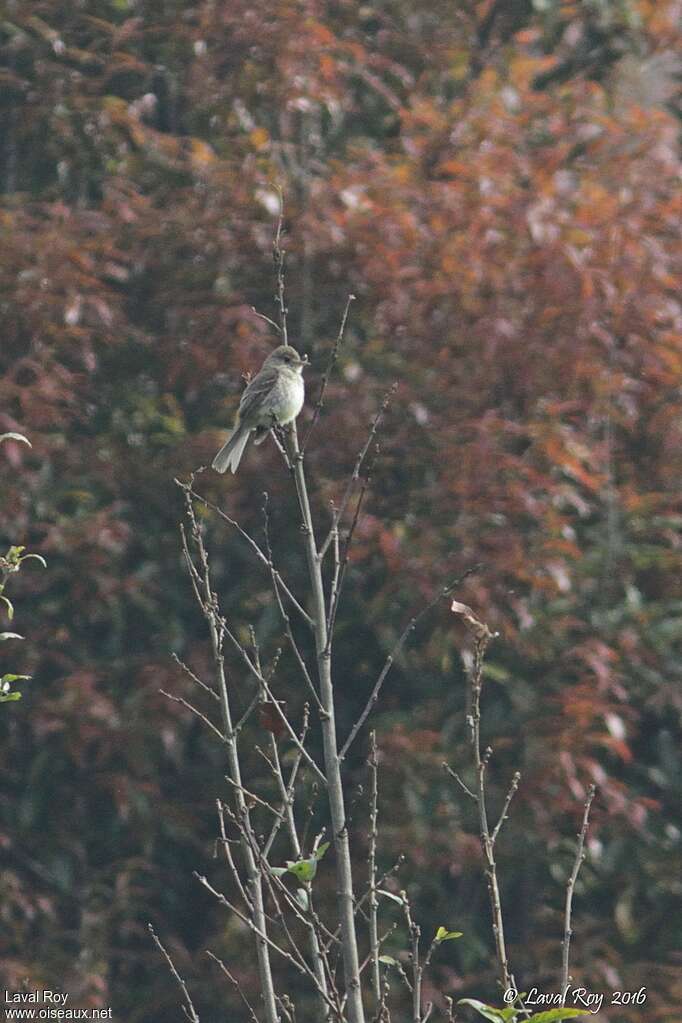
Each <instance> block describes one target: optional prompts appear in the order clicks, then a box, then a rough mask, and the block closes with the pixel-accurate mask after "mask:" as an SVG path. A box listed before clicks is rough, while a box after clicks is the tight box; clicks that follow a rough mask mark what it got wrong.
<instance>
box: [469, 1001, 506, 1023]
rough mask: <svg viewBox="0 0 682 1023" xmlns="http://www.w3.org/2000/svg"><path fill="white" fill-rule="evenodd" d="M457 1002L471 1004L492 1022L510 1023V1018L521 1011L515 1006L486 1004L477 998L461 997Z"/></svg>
mask: <svg viewBox="0 0 682 1023" xmlns="http://www.w3.org/2000/svg"><path fill="white" fill-rule="evenodd" d="M457 1004H458V1005H469V1006H470V1007H471V1008H472V1009H475V1010H476V1012H478V1013H479V1014H480V1015H481V1016H483V1018H484V1019H489V1020H490V1021H491V1023H508V1020H510V1019H512V1018H513V1016H516V1015H518V1012H519V1010H518V1009H515V1008H513V1006H508V1007H505V1008H504V1009H496V1008H495V1006H494V1005H486V1004H485V1002H479V1001H477V1000H476V999H475V998H460V999H459V1001H458V1003H457Z"/></svg>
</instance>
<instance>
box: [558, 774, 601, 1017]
mask: <svg viewBox="0 0 682 1023" xmlns="http://www.w3.org/2000/svg"><path fill="white" fill-rule="evenodd" d="M596 791H597V790H596V787H595V786H594V785H590V788H589V790H588V792H587V799H586V800H585V809H584V812H583V822H582V826H581V828H580V831H579V833H578V845H577V847H576V851H575V860H574V861H573V870H572V871H571V876H570V877H569V879H568V882H567V884H566V905H565V908H564V940H563V941H562V943H561V944H562V963H561V1004H562V1005H565V1004H566V993H567V991H568V979H569V978H568V961H569V955H570V950H571V935H572V934H573V931H572V930H571V912H572V909H573V892H574V891H575V883H576V881H577V880H578V873H579V871H580V867H581V865H582V862H583V860H584V859H585V852H584V848H585V837H586V835H587V826H588V824H589V820H590V809H591V807H592V800H593V799H594V794H595V792H596Z"/></svg>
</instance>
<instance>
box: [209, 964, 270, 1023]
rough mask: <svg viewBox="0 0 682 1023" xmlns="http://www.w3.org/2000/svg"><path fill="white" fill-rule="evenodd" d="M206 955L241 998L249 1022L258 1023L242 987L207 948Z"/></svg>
mask: <svg viewBox="0 0 682 1023" xmlns="http://www.w3.org/2000/svg"><path fill="white" fill-rule="evenodd" d="M206 955H207V956H209V958H210V959H212V960H213V962H214V963H217V964H218V966H219V967H220V969H221V970H222V971H223V973H224V974H225V976H226V977H227V979H228V980H229V981H230V983H231V984H233V985H234V987H235V988H236V990H237V994H238V995H239V997H240V998H241V1000H242V1002H243V1003H244V1005H245V1006H246V1008H247V1011H248V1013H249V1019H250V1020H251V1023H258V1016H257V1015H256V1013H255V1012H254V1011H253V1006H252V1005H251V1003H250V1002H249V1000H248V998H247V997H246V995H245V994H244V992H243V991H242V986H241V984H240V983H239V981H238V980H237V978H236V977H233V976H232V974H231V973H230V971H229V970H228V968H227V966H226V965H225V963H224V962H223V961H222V959H219V958H218V956H216V955H214V954H213V952H211V950H210V949H208V948H207V949H206Z"/></svg>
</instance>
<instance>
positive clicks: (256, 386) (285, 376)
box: [213, 344, 308, 473]
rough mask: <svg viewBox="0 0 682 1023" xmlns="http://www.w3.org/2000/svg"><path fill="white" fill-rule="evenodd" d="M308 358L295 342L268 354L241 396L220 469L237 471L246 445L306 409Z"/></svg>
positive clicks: (217, 467)
mask: <svg viewBox="0 0 682 1023" xmlns="http://www.w3.org/2000/svg"><path fill="white" fill-rule="evenodd" d="M307 363H308V357H307V356H305V355H304V356H303V357H301V356H300V355H299V354H298V352H297V351H296V349H295V348H293V347H292V346H291V345H288V344H287V345H280V346H279V348H275V350H274V352H272V353H271V354H270V355H268V357H267V359H266V360H265V362H264V363H263V365H262V366H261V368H260V370H259V372H258V373H257V374H256V376H255V377H254V378H253V380H252V381H251V382H250V383H249V384H248V386H247V388H246V390H245V391H244V393H243V394H242V396H241V400H240V402H239V409H238V410H237V415H236V418H235V421H234V426H233V428H232V433H231V434H230V436H229V437H228V438H227V440H226V441H225V443H224V444H223V446H222V447H221V449H220V451H219V452H218V454H217V455H216V456H215V458H214V459H213V468H214V469H215V470H216V471H217V472H226V471H227V470H228V469H230V470H231V472H232V473H235V472H236V471H237V468H238V467H239V463H240V461H241V458H242V455H243V454H244V451H245V450H246V446H247V444H248V443H249V440H250V439H251V435H252V434H255V438H254V439H255V443H256V444H260V443H261V442H262V441H264V440H265V438H266V437H267V435H268V433H269V432H270V430H271V429H272V427H273V426H286V425H287V423H291V422H293V421H294V419H296V417H297V415H298V414H299V412H300V411H301V409H302V408H303V400H304V398H305V387H304V384H303V370H304V368H305V366H306V365H307Z"/></svg>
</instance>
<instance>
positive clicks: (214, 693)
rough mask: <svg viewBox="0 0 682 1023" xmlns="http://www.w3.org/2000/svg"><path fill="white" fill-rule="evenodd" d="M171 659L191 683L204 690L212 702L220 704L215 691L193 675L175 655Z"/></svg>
mask: <svg viewBox="0 0 682 1023" xmlns="http://www.w3.org/2000/svg"><path fill="white" fill-rule="evenodd" d="M171 657H172V658H173V660H174V661H175V663H176V664H177V665H178V667H180V668H182V670H183V671H184V672H185V674H186V675H187V676H188V677H189V678H191V680H192V682H194V683H195V685H198V686H199V687H200V688H201V689H203V690H204V692H206V693H208V695H209V696H212V697H213V699H214V700H217V701H218V703H220V697H219V696H218V694H217V693H216V691H215V689H212V688H211V686H207V685H206V683H205V682H202V680H201V679H200V678H199V676H198V675H195V674H194V672H193V671H192V669H191V668H190V667H188V665H186V664H185V662H184V661H181V660H180V658H179V657H178V655H177V654H171Z"/></svg>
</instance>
